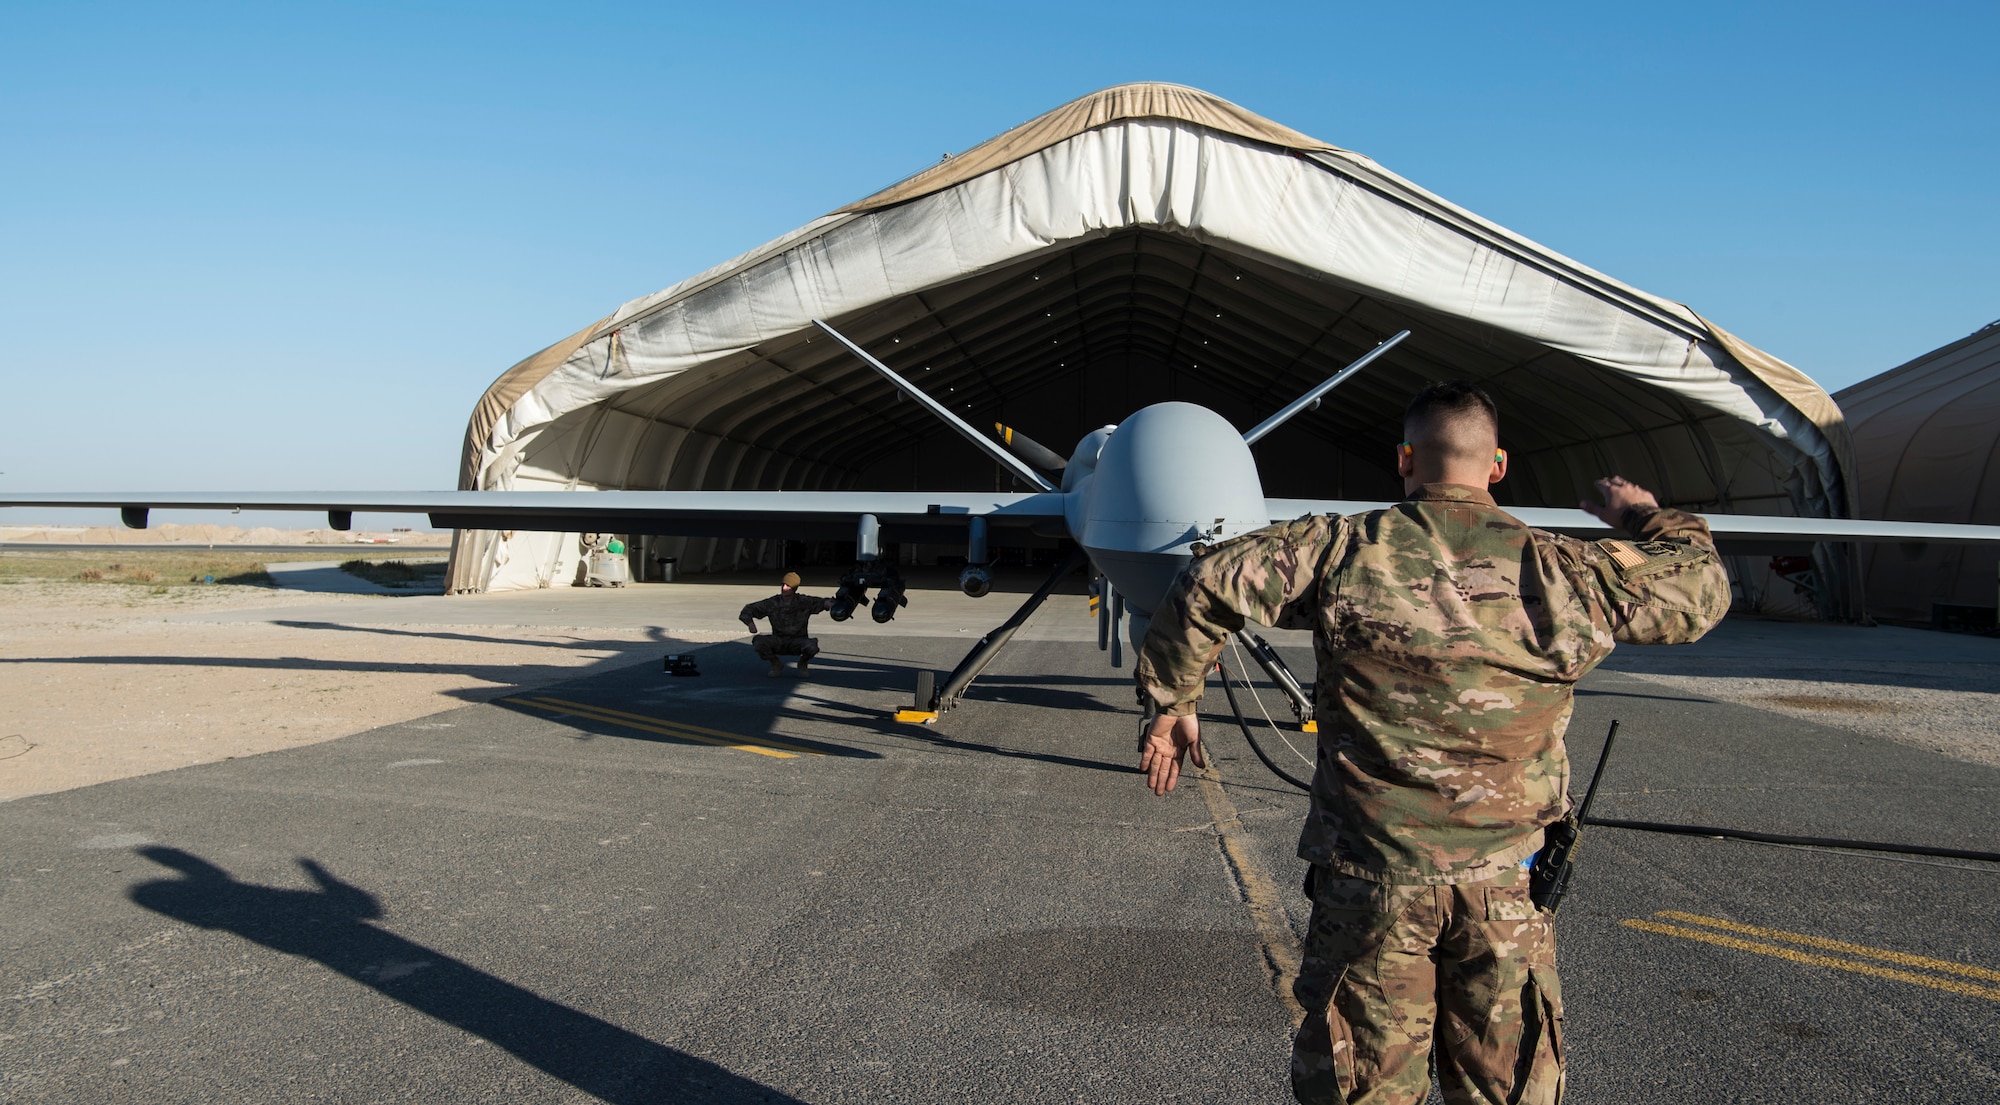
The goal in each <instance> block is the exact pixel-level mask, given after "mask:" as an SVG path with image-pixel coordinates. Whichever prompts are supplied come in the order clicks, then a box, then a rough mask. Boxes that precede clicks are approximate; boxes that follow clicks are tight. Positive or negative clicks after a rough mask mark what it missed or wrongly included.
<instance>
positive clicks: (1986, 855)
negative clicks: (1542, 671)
mask: <svg viewBox="0 0 2000 1105" xmlns="http://www.w3.org/2000/svg"><path fill="white" fill-rule="evenodd" d="M1216 670H1217V671H1219V672H1221V673H1222V693H1223V694H1225V695H1227V696H1228V697H1229V709H1230V711H1231V712H1233V713H1234V714H1235V715H1236V727H1237V728H1239V729H1241V730H1243V739H1244V740H1245V741H1247V742H1249V744H1250V751H1252V752H1255V753H1256V754H1257V758H1258V759H1260V760H1262V761H1264V766H1265V767H1268V768H1270V769H1271V774H1273V775H1276V776H1277V777H1278V778H1280V779H1283V780H1284V781H1286V782H1287V783H1290V784H1292V785H1293V786H1295V787H1297V788H1299V789H1300V790H1307V791H1309V790H1311V789H1312V785H1311V784H1309V783H1305V782H1301V781H1300V780H1299V779H1297V778H1295V777H1293V776H1292V775H1289V774H1287V773H1286V772H1285V769H1284V768H1281V767H1279V766H1278V765H1277V763H1276V762H1275V761H1273V760H1272V759H1271V757H1270V756H1269V755H1268V754H1267V753H1266V752H1265V751H1264V747H1263V746H1262V745H1260V744H1258V743H1257V738H1256V736H1255V735H1254V734H1252V733H1251V732H1250V722H1249V720H1248V719H1247V718H1245V717H1244V716H1243V707H1242V706H1240V705H1239V704H1238V703H1237V701H1236V689H1235V687H1234V686H1232V685H1231V682H1230V679H1229V669H1228V668H1227V667H1225V666H1223V665H1222V664H1221V663H1217V664H1216ZM1251 693H1252V694H1254V693H1256V692H1255V691H1254V690H1253V691H1252V692H1251ZM1583 823H1584V824H1586V825H1602V826H1604V827H1605V828H1607V829H1630V830H1632V831H1634V832H1641V833H1668V834H1671V835H1674V836H1706V837H1712V838H1715V839H1719V840H1747V841H1750V842H1752V843H1756V844H1788V845H1791V846H1793V847H1797V848H1846V849H1850V850H1852V851H1856V852H1887V853H1891V854H1893V855H1903V856H1932V857H1935V858H1938V859H1969V860H1974V861H1977V862H1980V863H2000V852H1979V851H1973V850H1971V849H1968V848H1932V847H1927V846H1925V845H1922V844H1883V843H1880V842H1878V841H1873V840H1837V839H1835V838H1833V837H1826V836H1784V835H1782V834H1779V833H1759V832H1753V831H1751V830H1748V829H1720V828H1716V827H1715V826H1713V825H1675V824H1671V823H1668V822H1664V821H1627V820H1624V819H1623V818H1617V817H1589V818H1585V819H1584V822H1583Z"/></svg>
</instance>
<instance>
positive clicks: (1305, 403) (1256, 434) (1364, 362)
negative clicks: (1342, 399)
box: [1243, 330, 1410, 445]
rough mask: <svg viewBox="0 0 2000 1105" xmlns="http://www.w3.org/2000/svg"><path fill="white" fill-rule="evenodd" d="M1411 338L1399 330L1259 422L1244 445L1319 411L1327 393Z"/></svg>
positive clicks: (1248, 434) (1408, 334) (1406, 331)
mask: <svg viewBox="0 0 2000 1105" xmlns="http://www.w3.org/2000/svg"><path fill="white" fill-rule="evenodd" d="M1409 336H1410V332H1409V331H1408V330H1398V331H1397V332H1396V333H1395V334H1394V335H1392V336H1390V337H1389V338H1388V339H1386V340H1384V341H1383V342H1381V343H1380V344H1378V345H1377V346H1376V347H1375V348H1373V349H1370V350H1369V351H1368V352H1366V353H1363V354H1362V355H1361V358H1360V359H1359V360H1357V361H1355V362H1354V363H1353V364H1351V365H1348V366H1347V367H1346V368H1343V369H1341V370H1340V371H1339V372H1336V373H1334V374H1333V375H1332V376H1329V377H1327V378H1326V379H1325V380H1323V381H1321V382H1320V383H1319V385H1318V386H1316V387H1314V388H1313V389H1312V390H1311V391H1309V392H1306V393H1305V394H1304V395H1301V396H1299V397H1298V398H1297V399H1294V400H1292V401H1291V403H1289V404H1287V405H1286V407H1285V409H1284V410H1281V411H1279V412H1278V413H1276V414H1274V415H1272V416H1271V417H1269V418H1266V419H1265V420H1264V421H1262V422H1259V423H1258V424H1257V425H1256V426H1255V427H1253V428H1252V429H1251V430H1250V431H1249V432H1248V433H1245V434H1244V435H1243V444H1245V445H1255V444H1257V439H1258V438H1261V437H1263V436H1264V435H1265V434H1268V433H1270V432H1271V431H1272V430H1275V429H1277V428H1278V427H1280V426H1282V425H1284V424H1285V423H1286V422H1289V421H1291V418H1292V416H1293V415H1295V414H1297V413H1299V412H1300V411H1306V410H1318V409H1319V401H1320V399H1321V398H1323V397H1324V396H1325V395H1326V393H1327V392H1329V391H1332V390H1333V389H1334V388H1337V387H1339V386H1340V385H1341V384H1343V383H1345V382H1346V381H1347V378H1348V377H1349V376H1352V375H1354V374H1355V373H1357V372H1359V371H1361V370H1362V369H1364V368H1367V367H1368V362H1370V361H1372V360H1374V359H1375V358H1377V357H1379V356H1381V355H1382V354H1384V353H1387V352H1388V351H1389V350H1391V349H1394V348H1396V343H1397V342H1399V341H1402V340H1403V339H1404V338H1407V337H1409Z"/></svg>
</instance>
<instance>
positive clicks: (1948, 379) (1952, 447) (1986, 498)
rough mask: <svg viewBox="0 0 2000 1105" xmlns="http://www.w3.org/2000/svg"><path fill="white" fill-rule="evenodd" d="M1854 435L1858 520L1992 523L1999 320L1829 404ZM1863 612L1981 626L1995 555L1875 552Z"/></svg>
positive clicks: (1999, 598) (1896, 548) (1930, 548)
mask: <svg viewBox="0 0 2000 1105" xmlns="http://www.w3.org/2000/svg"><path fill="white" fill-rule="evenodd" d="M1835 398H1836V399H1838V400H1839V402H1840V405H1841V407H1842V408H1843V409H1844V410H1846V411H1847V413H1848V418H1849V420H1850V424H1851V425H1852V428H1853V435H1854V456H1855V461H1856V463H1857V465H1858V466H1859V469H1860V472H1861V482H1860V492H1859V494H1858V495H1857V496H1856V498H1857V500H1858V506H1859V507H1860V513H1861V516H1862V517H1863V518H1888V519H1894V520H1897V521H1906V522H1973V523H1983V524H1985V525H1997V524H2000V322H1992V323H1989V324H1987V325H1986V326H1985V327H1983V328H1982V329H1980V330H1979V331H1977V332H1975V333H1973V334H1969V335H1967V336H1966V337H1963V338H1960V339H1959V340H1957V341H1955V342H1952V343H1951V344H1949V345H1946V346H1944V347H1942V348H1940V349H1934V350H1932V351H1931V352H1929V353H1926V354H1924V355H1923V356H1921V357H1918V358H1917V359H1915V360H1913V361H1910V362H1909V363H1907V364H1904V365H1900V366H1898V367H1896V368H1892V369H1890V370H1889V371H1887V372H1884V373H1882V374H1881V375H1879V376H1875V377H1872V378H1870V379H1867V380H1863V381H1862V382H1860V383H1858V384H1855V385H1853V386H1852V387H1849V388H1845V389H1843V390H1842V391H1841V392H1840V393H1839V394H1838V395H1837V396H1835ZM1861 573H1862V580H1863V586H1864V589H1865V590H1866V593H1867V595H1868V610H1869V613H1871V614H1874V615H1877V616H1879V617H1882V618H1887V619H1891V620H1894V621H1901V622H1917V623H1923V624H1929V625H1934V626H1937V627H1938V628H1941V629H1942V628H1965V629H1974V628H1987V627H1991V626H1992V625H1993V624H1994V618H1995V613H1996V607H2000V549H1994V548H1992V547H1991V546H1986V545H1947V544H1914V543H1912V544H1904V545H1871V546H1866V547H1864V549H1863V552H1862V559H1861Z"/></svg>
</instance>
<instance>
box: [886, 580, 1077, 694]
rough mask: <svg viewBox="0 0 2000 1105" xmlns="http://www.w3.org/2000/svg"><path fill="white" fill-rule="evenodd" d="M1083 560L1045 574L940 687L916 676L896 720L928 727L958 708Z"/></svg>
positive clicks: (931, 676) (929, 676) (931, 677)
mask: <svg viewBox="0 0 2000 1105" xmlns="http://www.w3.org/2000/svg"><path fill="white" fill-rule="evenodd" d="M1086 559H1088V554H1086V553H1085V552H1084V551H1083V550H1082V549H1081V548H1078V549H1075V550H1074V551H1072V552H1071V553H1070V554H1069V555H1068V556H1066V557H1064V558H1063V562H1062V563H1061V564H1058V565H1056V570H1055V571H1054V572H1051V573H1050V574H1049V578H1048V579H1047V580H1045V581H1044V582H1043V583H1042V585H1041V587H1039V588H1037V589H1036V591H1035V593H1034V594H1032V595H1030V596H1028V601H1027V602H1024V603H1022V604H1021V608H1020V609H1019V610H1016V611H1014V616H1013V617H1011V618H1008V619H1007V620H1006V622H1004V623H1002V624H1001V625H1000V627H999V628H997V629H995V630H993V631H992V632H991V633H988V634H987V635H986V636H984V637H981V638H979V643H978V644H976V645H974V646H972V651H971V652H968V653H966V654H965V659H963V660H960V661H959V662H958V666H957V667H955V668H953V669H951V674H950V675H948V676H946V677H945V681H944V686H943V687H938V686H937V676H936V674H935V673H933V672H928V671H922V672H918V673H917V693H916V697H915V698H914V700H913V701H912V703H911V705H910V706H909V707H907V708H905V709H901V710H897V711H896V720H897V721H909V722H917V723H919V724H924V725H929V724H932V723H934V722H936V721H937V719H938V715H939V714H942V713H944V712H945V711H946V710H949V709H951V708H952V707H953V706H956V705H958V700H959V699H960V698H961V697H963V696H964V695H965V691H966V688H968V687H970V686H972V681H973V680H974V679H977V678H979V673H980V672H983V671H985V670H986V665H988V664H990V663H992V662H993V658H994V657H995V656H998V655H999V654H1000V650H1001V649H1002V648H1004V647H1006V644H1007V642H1008V641H1011V640H1013V639H1014V633H1015V632H1016V631H1017V630H1019V629H1020V628H1021V627H1022V626H1023V625H1025V624H1027V621H1028V619H1029V618H1031V617H1033V616H1034V614H1035V611H1037V610H1039V609H1041V607H1042V603H1044V602H1047V601H1048V598H1049V596H1050V595H1052V594H1054V593H1055V590H1056V587H1057V586H1058V585H1060V584H1061V583H1062V581H1063V578H1064V577H1066V576H1068V575H1069V574H1070V573H1071V572H1074V571H1076V570H1077V569H1078V568H1080V567H1082V566H1083V563H1084V561H1085V560H1086Z"/></svg>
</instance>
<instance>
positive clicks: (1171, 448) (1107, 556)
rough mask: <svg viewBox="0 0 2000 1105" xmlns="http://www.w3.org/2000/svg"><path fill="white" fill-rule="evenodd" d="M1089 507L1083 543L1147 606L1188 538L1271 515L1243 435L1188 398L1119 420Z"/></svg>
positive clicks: (1249, 526)
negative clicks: (1187, 399)
mask: <svg viewBox="0 0 2000 1105" xmlns="http://www.w3.org/2000/svg"><path fill="white" fill-rule="evenodd" d="M1085 511H1086V518H1085V521H1084V526H1083V532H1082V543H1083V545H1084V547H1086V548H1087V549H1089V550H1090V552H1091V555H1092V557H1093V558H1094V559H1095V560H1096V561H1097V563H1098V565H1099V566H1100V567H1102V568H1103V569H1104V570H1105V571H1106V572H1108V573H1110V574H1111V575H1112V582H1113V583H1115V584H1117V585H1118V586H1119V588H1120V589H1121V590H1123V591H1124V592H1125V593H1126V594H1127V595H1128V596H1129V597H1130V598H1131V599H1132V600H1133V602H1134V603H1135V604H1137V605H1138V606H1139V608H1140V609H1142V610H1150V609H1152V605H1153V600H1154V599H1155V598H1156V597H1157V596H1158V595H1160V594H1161V593H1163V592H1164V591H1165V590H1166V586H1167V584H1168V583H1170V582H1172V580H1173V576H1174V574H1175V573H1176V572H1178V571H1179V570H1180V568H1181V566H1182V565H1184V564H1185V563H1186V562H1187V557H1188V552H1187V546H1188V544H1189V543H1190V542H1192V541H1195V540H1198V539H1211V540H1212V539H1213V538H1214V537H1233V536H1235V535H1236V534H1239V533H1247V532H1249V531H1250V530H1253V529H1258V528H1261V527H1263V526H1265V525H1268V524H1269V523H1270V518H1268V517H1267V516H1266V515H1267V514H1268V511H1267V510H1266V509H1265V506H1264V486H1263V483H1262V482H1261V481H1260V480H1259V479H1258V478H1257V464H1256V461H1255V460H1254V459H1253V458H1252V457H1251V456H1250V448H1249V446H1247V445H1245V444H1243V436H1242V434H1241V433H1239V432H1238V431H1237V429H1236V427H1234V426H1232V425H1230V424H1229V421H1228V419H1225V418H1223V417H1222V416H1221V415H1219V414H1217V413H1215V412H1214V411H1212V410H1209V409H1208V408H1207V407H1199V406H1195V405H1194V404H1192V403H1159V404H1155V405H1154V406H1150V407H1147V408H1145V409H1144V410H1141V411H1140V412H1138V413H1137V414H1134V415H1133V416H1132V417H1130V418H1128V419H1126V420H1125V421H1124V422H1123V423H1120V424H1119V426H1118V429H1117V431H1116V432H1114V433H1112V434H1111V436H1110V438H1109V439H1107V440H1106V441H1105V442H1104V448H1103V451H1102V452H1101V453H1099V455H1098V458H1097V470H1096V473H1095V475H1094V476H1093V478H1092V481H1091V486H1090V498H1089V502H1088V504H1087V505H1086V507H1085ZM1121 576H1124V577H1126V578H1124V579H1121V578H1120V577H1121Z"/></svg>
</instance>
